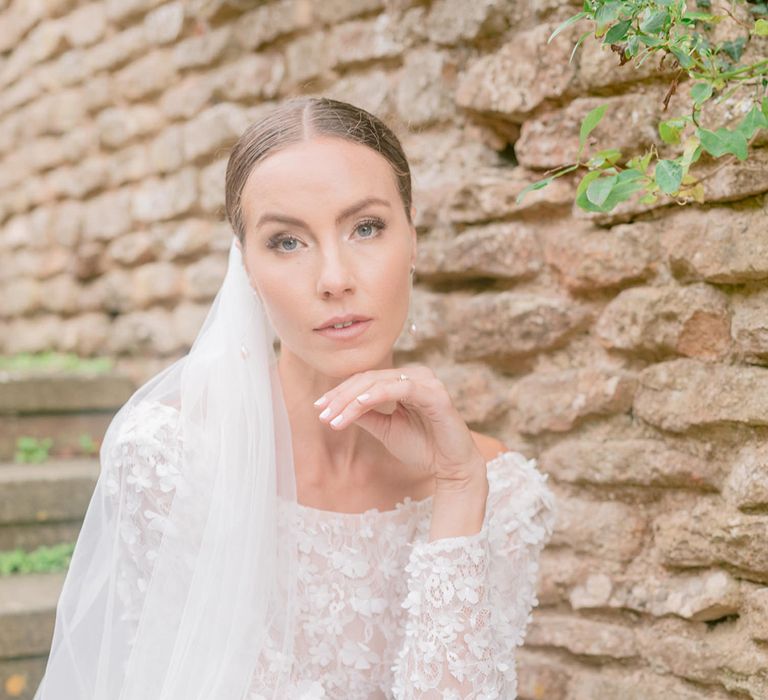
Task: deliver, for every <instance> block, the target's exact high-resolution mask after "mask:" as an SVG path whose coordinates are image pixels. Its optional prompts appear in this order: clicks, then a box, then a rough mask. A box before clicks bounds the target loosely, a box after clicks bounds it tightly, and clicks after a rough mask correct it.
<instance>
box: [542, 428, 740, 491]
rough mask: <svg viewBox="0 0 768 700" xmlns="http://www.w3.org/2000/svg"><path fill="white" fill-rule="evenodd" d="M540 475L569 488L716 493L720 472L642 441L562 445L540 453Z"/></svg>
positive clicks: (709, 463) (710, 463)
mask: <svg viewBox="0 0 768 700" xmlns="http://www.w3.org/2000/svg"><path fill="white" fill-rule="evenodd" d="M539 463H540V465H541V466H542V467H543V469H544V470H545V471H547V472H549V473H551V474H552V475H553V476H555V477H556V478H557V479H558V481H568V482H571V483H591V484H617V485H634V486H654V487H657V486H661V487H668V488H686V489H702V490H706V491H716V490H719V489H720V487H721V484H722V483H723V480H724V478H725V474H724V471H725V466H724V465H722V464H720V463H719V462H718V461H717V460H714V459H708V458H706V457H697V456H695V455H692V454H688V453H686V452H682V451H680V450H675V449H672V448H670V447H667V446H666V445H665V444H664V443H663V442H660V441H658V440H650V439H644V438H635V439H625V440H607V441H604V442H603V441H600V442H598V441H596V440H587V439H583V438H574V439H571V440H562V441H561V442H558V443H557V444H556V445H554V446H553V447H551V448H549V449H548V450H546V451H545V452H543V453H542V455H541V457H540V459H539Z"/></svg>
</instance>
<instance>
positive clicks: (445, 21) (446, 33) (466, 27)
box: [422, 0, 520, 45]
mask: <svg viewBox="0 0 768 700" xmlns="http://www.w3.org/2000/svg"><path fill="white" fill-rule="evenodd" d="M519 14H520V10H519V9H518V7H517V3H514V2H510V1H509V0H491V2H477V3H475V2H469V3H468V2H462V0H437V2H434V3H432V5H431V6H430V8H429V13H428V14H427V16H426V19H425V21H424V27H423V30H422V31H423V34H424V36H425V37H426V38H427V39H429V40H430V41H432V42H434V43H436V44H444V45H452V44H456V43H459V42H469V41H475V40H477V39H482V38H487V37H492V36H495V35H498V34H500V33H502V32H504V31H505V30H506V29H508V28H509V26H510V25H511V24H514V22H515V20H516V19H519V17H518V16H519Z"/></svg>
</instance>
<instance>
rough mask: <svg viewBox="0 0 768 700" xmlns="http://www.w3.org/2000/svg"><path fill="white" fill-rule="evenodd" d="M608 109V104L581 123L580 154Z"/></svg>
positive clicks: (596, 108) (596, 109)
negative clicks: (588, 137)
mask: <svg viewBox="0 0 768 700" xmlns="http://www.w3.org/2000/svg"><path fill="white" fill-rule="evenodd" d="M607 108H608V105H607V104H602V105H600V106H598V107H595V108H594V109H593V110H591V111H590V112H589V113H588V114H587V116H585V117H584V119H583V120H582V122H581V129H580V130H579V153H581V151H582V149H583V148H584V144H585V143H586V140H587V136H589V135H590V133H592V130H593V129H594V128H595V127H596V126H597V125H598V124H599V123H600V120H601V119H602V118H603V116H604V115H605V110H606V109H607Z"/></svg>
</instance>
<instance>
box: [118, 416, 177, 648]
mask: <svg viewBox="0 0 768 700" xmlns="http://www.w3.org/2000/svg"><path fill="white" fill-rule="evenodd" d="M130 411H131V412H130V413H129V415H127V416H126V418H125V421H124V423H123V424H122V425H121V426H120V434H119V435H118V436H117V438H116V440H115V441H114V443H113V444H112V445H111V447H110V452H109V459H108V468H107V472H106V474H105V476H106V483H105V486H106V490H107V493H108V494H109V497H110V498H111V499H112V501H113V504H114V506H115V508H116V510H117V513H118V516H117V517H118V523H119V531H120V536H119V540H118V547H119V556H118V572H117V582H116V587H117V594H118V596H119V597H120V600H121V602H122V605H123V614H122V616H121V619H122V620H127V621H129V624H131V625H132V626H133V627H134V629H133V633H134V636H133V638H132V639H131V643H133V641H134V639H135V632H136V629H135V626H136V623H137V622H138V619H139V616H140V614H141V607H142V604H143V599H144V593H145V591H146V587H147V581H148V580H149V577H150V575H151V573H152V567H153V563H154V558H155V556H156V555H157V549H158V547H159V546H160V542H161V540H162V534H163V525H164V521H165V518H166V517H167V516H168V514H169V512H170V508H171V502H172V501H173V495H174V493H175V489H176V486H177V483H178V479H179V477H180V472H179V469H178V466H179V465H180V464H181V461H180V460H181V438H180V431H179V421H178V412H177V411H176V409H174V408H172V407H171V406H167V405H165V404H162V403H157V402H148V403H142V404H139V405H138V406H136V407H134V408H132V409H130Z"/></svg>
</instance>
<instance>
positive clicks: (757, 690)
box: [637, 619, 768, 698]
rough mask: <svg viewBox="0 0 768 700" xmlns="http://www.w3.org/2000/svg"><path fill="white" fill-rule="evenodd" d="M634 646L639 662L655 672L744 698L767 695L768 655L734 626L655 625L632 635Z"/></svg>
mask: <svg viewBox="0 0 768 700" xmlns="http://www.w3.org/2000/svg"><path fill="white" fill-rule="evenodd" d="M637 644H638V647H639V649H640V651H641V653H642V656H643V658H645V659H647V660H648V662H649V663H650V664H651V665H652V667H653V668H655V669H658V670H659V671H661V672H666V673H671V674H674V675H676V676H679V677H681V678H687V679H690V680H692V681H696V682H698V683H703V684H706V685H707V686H710V685H716V686H720V687H723V688H725V689H726V690H729V691H732V692H734V693H738V694H740V695H744V696H745V697H750V698H762V697H765V695H766V693H768V680H767V679H766V678H765V668H766V664H768V656H767V655H766V653H765V651H764V650H761V649H760V648H759V647H757V645H755V644H754V643H753V642H751V641H749V640H748V639H747V638H746V636H745V635H744V633H743V630H742V629H741V625H740V624H739V621H731V622H723V623H722V624H719V625H718V626H717V627H716V628H715V629H714V630H709V629H707V628H705V626H704V625H696V626H694V625H690V624H688V625H686V624H681V623H679V622H678V621H677V620H673V619H669V620H659V621H658V622H657V623H656V624H655V625H654V626H652V627H640V628H639V629H638V630H637Z"/></svg>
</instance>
